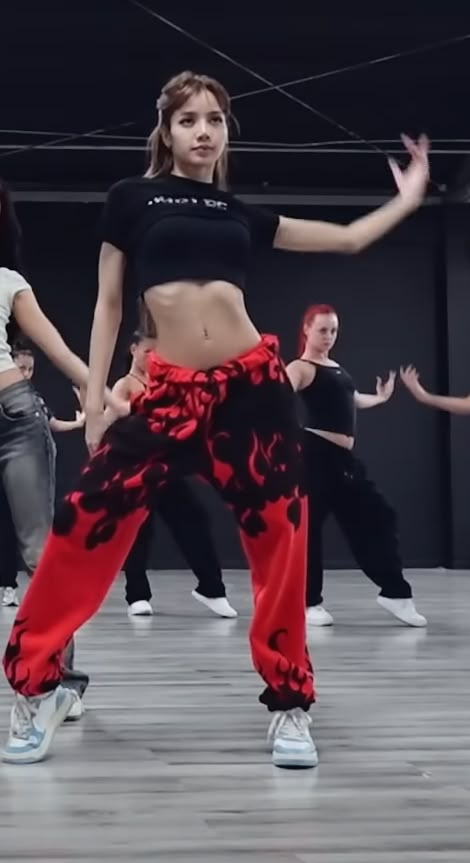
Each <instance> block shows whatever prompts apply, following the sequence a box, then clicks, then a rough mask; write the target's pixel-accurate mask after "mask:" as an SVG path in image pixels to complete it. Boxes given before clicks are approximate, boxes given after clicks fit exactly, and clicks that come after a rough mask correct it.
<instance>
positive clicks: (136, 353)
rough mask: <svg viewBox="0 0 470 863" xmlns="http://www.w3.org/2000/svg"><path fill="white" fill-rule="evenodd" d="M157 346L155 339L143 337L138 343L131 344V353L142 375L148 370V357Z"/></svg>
mask: <svg viewBox="0 0 470 863" xmlns="http://www.w3.org/2000/svg"><path fill="white" fill-rule="evenodd" d="M154 348H155V343H154V340H153V339H142V341H141V342H139V343H138V344H137V345H131V355H132V360H133V363H134V366H135V368H136V369H137V370H138V371H139V373H140V374H141V375H145V374H146V372H147V358H148V355H149V353H150V352H151V351H153V350H154Z"/></svg>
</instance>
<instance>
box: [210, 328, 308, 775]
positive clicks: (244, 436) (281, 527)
mask: <svg viewBox="0 0 470 863" xmlns="http://www.w3.org/2000/svg"><path fill="white" fill-rule="evenodd" d="M238 365H239V367H240V366H242V368H243V366H244V370H243V376H242V377H239V378H237V379H235V380H229V381H228V384H227V393H226V398H225V400H224V401H223V403H222V404H221V405H220V406H218V407H217V408H216V409H215V410H214V414H213V417H212V422H211V425H210V428H209V430H208V438H207V445H208V449H209V453H210V458H211V461H212V465H211V471H209V469H207V475H208V476H211V478H212V482H213V484H214V486H215V487H216V488H217V489H218V490H219V492H220V493H221V495H222V496H223V498H224V500H225V501H226V502H227V503H228V504H229V505H230V507H231V508H232V510H233V512H234V514H235V516H236V518H237V521H238V524H239V526H240V532H241V539H242V543H243V546H244V549H245V552H246V555H247V557H248V560H249V562H250V566H251V574H252V586H253V598H254V614H253V621H252V625H251V630H250V644H251V651H252V657H253V663H254V666H255V668H256V670H257V671H258V673H259V674H260V675H261V677H262V678H263V680H264V681H265V683H266V688H265V690H264V692H263V693H262V695H261V696H260V700H261V702H262V703H264V704H266V705H267V707H268V709H269V710H270V711H272V712H274V713H276V714H277V716H276V718H275V728H274V729H273V731H274V761H275V763H276V764H279V766H294V765H297V766H310V767H311V766H314V765H315V764H316V763H317V756H316V750H315V746H314V744H313V742H312V740H311V738H310V735H309V732H308V724H309V720H308V718H307V717H306V714H305V713H304V711H308V709H309V707H310V705H311V704H312V702H313V701H314V698H315V695H314V687H313V672H312V666H311V663H310V658H309V654H308V650H307V646H306V625H305V588H306V539H307V538H306V527H307V502H306V497H305V493H304V490H303V489H301V488H300V483H301V469H302V460H301V445H300V433H299V429H298V425H297V420H296V415H295V405H294V397H293V393H292V388H291V386H290V384H289V382H288V380H287V376H286V374H285V370H284V366H283V364H282V362H281V360H280V359H279V357H278V356H277V353H275V352H273V351H269V350H268V349H267V347H266V344H264V345H263V346H261V347H260V348H259V349H258V351H253V352H251V354H250V355H249V357H248V358H247V362H246V363H243V358H238Z"/></svg>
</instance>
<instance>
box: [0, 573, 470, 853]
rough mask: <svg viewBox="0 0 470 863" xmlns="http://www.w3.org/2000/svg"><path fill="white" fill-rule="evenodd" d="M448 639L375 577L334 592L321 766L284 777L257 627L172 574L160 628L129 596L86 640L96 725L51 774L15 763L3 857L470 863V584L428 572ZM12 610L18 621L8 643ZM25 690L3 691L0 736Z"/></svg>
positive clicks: (418, 589)
mask: <svg viewBox="0 0 470 863" xmlns="http://www.w3.org/2000/svg"><path fill="white" fill-rule="evenodd" d="M411 581H412V583H413V585H414V588H415V595H416V601H417V605H418V607H419V609H420V610H422V611H423V613H424V614H426V615H427V616H428V619H429V629H428V630H427V631H424V630H410V629H406V628H405V627H402V626H401V625H400V624H398V623H397V622H395V621H394V620H393V619H392V618H390V617H388V616H387V615H386V614H385V613H384V612H383V611H382V610H381V609H380V608H379V607H378V606H377V605H376V603H375V589H374V587H373V585H371V584H370V583H369V582H368V581H367V580H366V579H365V578H364V577H363V576H361V575H360V574H358V573H352V572H347V573H346V572H345V573H332V574H330V575H329V576H328V577H327V591H326V593H327V603H326V605H327V607H328V608H329V609H330V610H331V611H332V612H333V614H334V616H335V621H336V625H335V627H333V628H331V629H323V630H318V629H317V630H313V631H312V630H310V635H309V642H310V646H311V648H312V653H313V658H314V662H315V665H316V669H317V680H318V693H319V704H318V706H317V707H316V708H315V711H314V718H315V723H314V727H315V732H314V733H315V739H316V741H317V745H318V748H319V753H320V759H321V763H320V767H319V768H318V769H317V770H314V771H305V772H290V771H281V770H278V769H276V768H274V767H273V766H272V765H271V763H270V755H269V753H268V752H266V751H265V745H264V741H265V734H266V729H267V724H268V718H269V717H268V714H267V713H266V712H265V710H264V708H263V707H261V705H259V704H258V703H257V700H256V699H257V694H258V691H259V688H260V687H259V683H258V679H257V677H256V675H255V674H254V672H252V670H251V665H250V660H249V654H248V646H247V638H246V631H247V626H248V622H249V613H250V607H251V598H250V593H249V590H248V576H247V574H246V573H243V572H229V573H227V574H226V582H227V585H228V588H229V595H230V598H231V600H232V601H233V603H234V605H235V606H236V607H237V608H238V609H239V611H240V612H241V615H240V618H239V619H238V620H236V621H229V620H219V619H216V618H214V617H212V616H211V614H210V612H208V611H206V610H205V609H204V608H202V607H201V606H200V605H199V604H198V603H196V602H195V601H194V600H193V599H192V598H191V594H190V591H191V588H192V587H193V586H194V582H193V580H192V577H191V575H190V574H188V573H158V574H155V576H154V577H153V586H154V590H155V604H156V605H158V608H159V611H160V613H159V614H157V615H156V616H155V617H154V618H152V619H140V620H137V621H134V622H130V621H129V620H128V617H127V614H126V607H125V605H124V599H123V583H122V581H119V582H118V583H117V584H116V586H115V588H114V590H113V592H112V594H111V596H110V597H109V599H108V601H107V603H106V604H105V606H104V608H103V609H102V611H101V613H100V614H99V615H98V616H97V617H96V618H95V619H94V620H93V621H92V622H91V623H89V624H88V625H87V626H86V627H84V629H83V630H82V631H81V633H80V634H79V638H78V649H77V662H78V664H79V665H80V667H82V668H84V669H85V670H87V671H89V672H90V674H91V676H92V683H91V685H90V688H89V690H88V693H87V695H86V705H87V708H88V712H87V714H86V716H85V718H84V719H83V721H82V722H81V723H80V724H76V725H68V726H64V727H63V728H62V729H61V730H60V732H59V733H58V735H57V737H56V742H55V745H54V749H53V757H52V758H51V759H50V760H49V761H47V762H44V763H43V764H38V765H32V766H24V767H18V766H17V767H12V766H9V765H0V859H1V861H2V863H10V861H19V860H21V861H34V863H46V861H47V863H51V861H60V863H71V861H73V863H85V861H86V863H97V861H103V860H109V861H111V860H112V861H126V863H131V861H150V860H152V861H154V860H158V861H161V863H203V861H204V863H468V861H469V860H470V680H469V678H470V649H469V647H470V624H469V618H470V573H453V574H447V573H444V572H441V571H437V572H428V573H425V572H419V573H412V574H411ZM12 618H13V612H12V611H10V610H7V609H5V610H2V611H1V612H0V642H1V646H2V647H3V644H4V642H5V639H6V637H7V634H8V630H9V626H10V623H11V620H12ZM10 704H11V694H10V691H9V690H8V688H7V686H6V684H5V683H4V681H3V679H2V680H1V682H0V730H1V734H2V737H3V736H4V735H5V733H6V729H7V726H8V711H9V707H10Z"/></svg>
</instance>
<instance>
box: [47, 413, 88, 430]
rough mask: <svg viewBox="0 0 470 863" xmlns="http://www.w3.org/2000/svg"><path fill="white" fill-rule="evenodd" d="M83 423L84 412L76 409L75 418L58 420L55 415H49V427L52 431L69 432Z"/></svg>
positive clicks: (79, 427)
mask: <svg viewBox="0 0 470 863" xmlns="http://www.w3.org/2000/svg"><path fill="white" fill-rule="evenodd" d="M84 425H85V414H84V413H80V412H79V411H76V419H74V420H59V419H57V417H51V419H50V420H49V427H50V429H51V431H53V432H56V433H57V432H69V431H76V430H77V429H81V428H83V426H84Z"/></svg>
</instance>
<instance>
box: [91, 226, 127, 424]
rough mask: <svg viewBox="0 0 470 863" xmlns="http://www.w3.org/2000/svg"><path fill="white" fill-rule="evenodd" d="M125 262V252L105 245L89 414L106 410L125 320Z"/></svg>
mask: <svg viewBox="0 0 470 863" xmlns="http://www.w3.org/2000/svg"><path fill="white" fill-rule="evenodd" d="M125 266H126V261H125V257H124V255H123V253H122V252H121V251H119V249H116V248H115V247H114V246H112V245H110V244H109V243H103V245H102V247H101V252H100V260H99V269H98V281H99V286H98V299H97V301H96V306H95V314H94V318H93V327H92V330H91V339H90V377H89V383H88V388H87V394H86V412H87V414H88V415H90V414H97V413H100V412H101V411H102V410H103V401H104V391H105V386H106V381H107V378H108V374H109V368H110V365H111V360H112V357H113V353H114V349H115V347H116V339H117V335H118V332H119V327H120V325H121V319H122V290H123V282H124V272H125Z"/></svg>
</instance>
